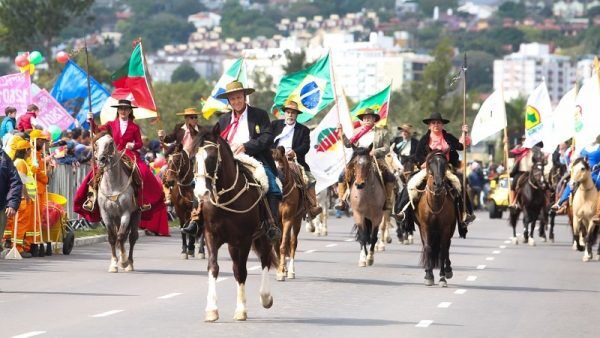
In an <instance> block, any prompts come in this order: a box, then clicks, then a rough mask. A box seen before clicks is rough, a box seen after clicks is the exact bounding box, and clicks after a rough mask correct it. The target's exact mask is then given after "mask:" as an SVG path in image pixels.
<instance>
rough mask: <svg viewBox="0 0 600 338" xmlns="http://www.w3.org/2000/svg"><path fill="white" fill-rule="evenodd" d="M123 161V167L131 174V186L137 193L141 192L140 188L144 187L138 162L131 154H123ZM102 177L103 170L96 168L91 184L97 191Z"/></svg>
mask: <svg viewBox="0 0 600 338" xmlns="http://www.w3.org/2000/svg"><path fill="white" fill-rule="evenodd" d="M121 161H122V163H123V169H124V170H125V173H126V174H127V175H128V176H129V175H131V176H132V177H131V186H132V187H133V190H134V191H135V192H136V194H137V193H138V192H139V190H140V189H141V188H142V182H143V181H142V175H141V173H140V170H139V168H138V166H137V163H136V162H135V160H133V159H131V158H130V157H129V156H123V157H122V158H121ZM101 179H102V171H101V170H95V171H94V177H93V178H92V184H91V188H92V189H93V190H94V192H95V191H97V190H98V186H99V185H100V180H101Z"/></svg>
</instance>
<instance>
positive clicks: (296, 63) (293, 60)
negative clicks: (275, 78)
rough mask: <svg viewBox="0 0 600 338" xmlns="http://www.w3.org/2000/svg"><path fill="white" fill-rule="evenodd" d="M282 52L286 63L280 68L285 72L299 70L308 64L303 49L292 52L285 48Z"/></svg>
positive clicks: (289, 72)
mask: <svg viewBox="0 0 600 338" xmlns="http://www.w3.org/2000/svg"><path fill="white" fill-rule="evenodd" d="M284 53H285V57H286V59H287V65H285V66H283V67H282V68H283V71H284V72H285V73H286V74H291V73H295V72H298V71H301V70H303V69H304V68H306V67H307V66H308V64H307V63H306V53H305V52H304V50H302V51H300V53H292V52H290V51H289V50H286V51H285V52H284Z"/></svg>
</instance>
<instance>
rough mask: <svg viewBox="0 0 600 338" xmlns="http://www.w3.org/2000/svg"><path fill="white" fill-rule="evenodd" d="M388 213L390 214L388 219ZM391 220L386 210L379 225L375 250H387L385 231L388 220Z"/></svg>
mask: <svg viewBox="0 0 600 338" xmlns="http://www.w3.org/2000/svg"><path fill="white" fill-rule="evenodd" d="M386 215H388V217H387V220H386ZM388 221H389V213H388V212H387V211H386V212H384V216H383V217H382V218H381V224H380V225H379V230H378V232H379V233H378V234H377V235H378V237H379V240H378V241H377V245H375V250H377V251H385V233H386V232H387V228H388V223H387V222H388Z"/></svg>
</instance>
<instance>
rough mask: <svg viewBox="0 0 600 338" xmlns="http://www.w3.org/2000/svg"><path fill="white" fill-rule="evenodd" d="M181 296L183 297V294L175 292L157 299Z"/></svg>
mask: <svg viewBox="0 0 600 338" xmlns="http://www.w3.org/2000/svg"><path fill="white" fill-rule="evenodd" d="M179 295H182V293H179V292H173V293H169V294H166V295H164V296H160V297H156V299H169V298H173V297H177V296H179Z"/></svg>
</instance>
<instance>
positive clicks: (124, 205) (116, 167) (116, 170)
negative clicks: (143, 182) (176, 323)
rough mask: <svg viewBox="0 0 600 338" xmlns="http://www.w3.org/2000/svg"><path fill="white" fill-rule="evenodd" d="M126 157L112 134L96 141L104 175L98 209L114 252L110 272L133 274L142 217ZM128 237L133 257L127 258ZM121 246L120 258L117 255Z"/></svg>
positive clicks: (99, 193) (99, 189)
mask: <svg viewBox="0 0 600 338" xmlns="http://www.w3.org/2000/svg"><path fill="white" fill-rule="evenodd" d="M123 156H125V155H124V154H123V153H119V152H118V151H117V149H116V146H115V143H114V140H113V138H112V136H110V134H105V135H103V136H101V137H100V138H98V140H97V141H96V154H95V159H96V163H98V170H100V175H102V178H101V179H100V184H99V186H98V207H99V208H100V216H101V217H102V221H103V222H104V225H106V229H107V232H108V242H109V243H110V248H111V250H112V257H111V260H110V265H109V267H108V272H117V271H118V267H120V268H121V269H124V270H125V271H133V247H134V245H135V242H136V241H137V239H138V226H139V224H140V218H141V211H140V209H139V207H138V205H137V202H136V198H135V191H134V188H133V185H132V183H133V175H134V170H131V169H129V168H127V167H126V166H125V163H124V162H123V159H122V158H123ZM128 238H129V256H126V255H125V241H126V240H127V239H128ZM117 243H118V245H119V250H120V257H119V259H117V254H116V245H117ZM117 264H119V265H118V266H117Z"/></svg>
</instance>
